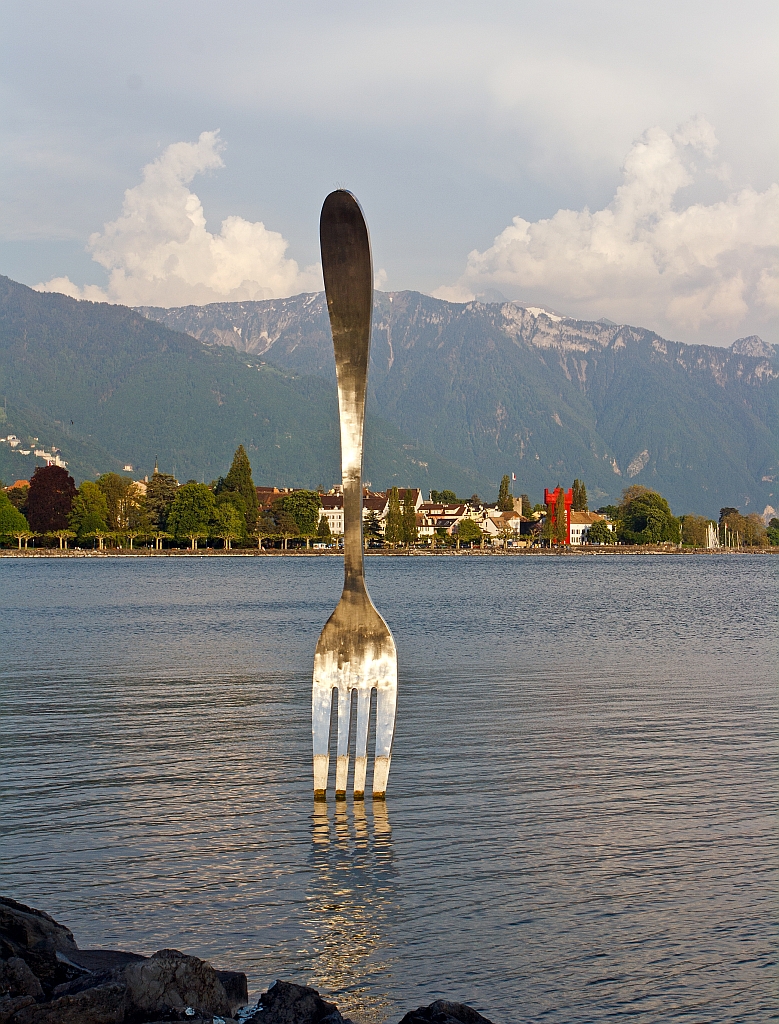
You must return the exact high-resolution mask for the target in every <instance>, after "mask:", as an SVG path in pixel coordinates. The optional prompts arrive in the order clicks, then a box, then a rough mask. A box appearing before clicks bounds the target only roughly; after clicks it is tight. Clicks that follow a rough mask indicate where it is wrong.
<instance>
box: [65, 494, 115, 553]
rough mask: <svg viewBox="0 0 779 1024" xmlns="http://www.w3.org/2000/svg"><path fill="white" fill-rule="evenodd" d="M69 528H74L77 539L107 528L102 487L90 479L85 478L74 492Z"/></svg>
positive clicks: (106, 505) (106, 503) (106, 502)
mask: <svg viewBox="0 0 779 1024" xmlns="http://www.w3.org/2000/svg"><path fill="white" fill-rule="evenodd" d="M70 528H71V529H72V530H75V532H76V536H77V537H78V539H79V541H82V540H84V539H86V538H87V537H93V536H94V534H95V531H96V530H107V529H108V501H107V500H106V496H105V492H104V491H103V489H102V487H99V486H98V485H97V484H96V483H95V482H94V481H92V480H85V481H84V482H83V483H82V484H81V486H80V487H79V489H78V491H77V492H76V496H75V498H74V499H73V505H72V507H71V511H70Z"/></svg>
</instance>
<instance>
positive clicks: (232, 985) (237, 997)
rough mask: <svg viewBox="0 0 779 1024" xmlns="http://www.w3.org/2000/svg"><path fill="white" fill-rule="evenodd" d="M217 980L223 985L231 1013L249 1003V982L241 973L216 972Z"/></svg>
mask: <svg viewBox="0 0 779 1024" xmlns="http://www.w3.org/2000/svg"><path fill="white" fill-rule="evenodd" d="M216 976H217V978H219V980H220V981H221V982H222V985H224V990H225V992H226V993H227V999H228V1002H229V1003H230V1007H231V1012H232V1013H235V1011H236V1010H237V1009H239V1007H241V1006H246V1004H247V1003H248V1002H249V982H248V979H247V977H246V975H245V974H244V973H243V971H217V972H216Z"/></svg>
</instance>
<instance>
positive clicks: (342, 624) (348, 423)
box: [312, 189, 398, 800]
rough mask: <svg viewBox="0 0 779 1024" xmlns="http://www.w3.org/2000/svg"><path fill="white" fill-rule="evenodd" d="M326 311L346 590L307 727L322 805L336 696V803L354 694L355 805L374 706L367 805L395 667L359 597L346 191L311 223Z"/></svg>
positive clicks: (359, 308)
mask: <svg viewBox="0 0 779 1024" xmlns="http://www.w3.org/2000/svg"><path fill="white" fill-rule="evenodd" d="M319 239H320V245H321V250H322V268H323V271H324V277H325V294H326V296H327V310H328V313H329V314H330V327H331V329H332V332H333V347H334V349H335V370H336V377H337V379H338V409H339V414H340V420H341V475H342V480H343V497H344V588H343V592H342V594H341V600H340V601H339V602H338V604H337V606H336V609H335V611H334V612H333V614H332V615H331V616H330V618H329V619H328V621H327V623H326V625H325V628H324V629H323V630H322V632H321V634H320V636H319V640H318V642H317V645H316V651H315V653H314V688H313V697H312V727H313V737H314V797H315V798H317V799H324V798H325V793H326V791H327V774H328V769H329V767H330V749H329V748H330V712H331V703H332V698H333V691H334V690H337V691H338V756H337V761H336V773H335V797H336V800H339V799H341V800H343V799H345V798H346V780H347V775H348V772H349V720H350V717H351V704H352V691H353V690H356V691H357V728H356V741H355V763H354V798H355V800H361V799H363V798H364V796H365V776H366V772H367V767H368V756H367V747H368V717H369V714H370V707H371V692H372V691H373V690H374V689H375V690H376V691H377V699H376V755H375V760H374V764H373V796H374V798H383V797H384V796H385V794H386V792H387V778H388V776H389V769H390V757H391V754H392V737H393V733H394V731H395V707H396V704H397V691H398V658H397V653H396V651H395V641H394V640H393V639H392V634H391V633H390V631H389V627H388V626H387V623H386V622H385V621H384V619H382V617H381V615H379V613H378V612H377V611H376V609H375V608H374V606H373V603H372V602H371V599H370V597H369V596H368V591H367V590H366V588H365V577H364V574H363V536H362V441H363V425H364V421H365V393H366V390H367V384H368V355H369V352H370V345H371V315H372V313H373V267H372V264H371V244H370V239H369V237H368V228H367V225H366V223H365V219H364V217H363V215H362V210H361V209H360V205H359V203H358V202H357V200H356V199H355V198H354V196H353V195H352V194H351V192H347V191H345V190H343V189H339V190H338V191H337V192H331V194H330V195H329V196H328V197H327V199H325V202H324V205H323V206H322V214H321V217H320V221H319Z"/></svg>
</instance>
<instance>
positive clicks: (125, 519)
mask: <svg viewBox="0 0 779 1024" xmlns="http://www.w3.org/2000/svg"><path fill="white" fill-rule="evenodd" d="M97 486H98V487H99V488H100V490H101V491H102V492H103V494H104V495H105V499H106V502H107V504H108V525H109V527H110V528H111V529H112V530H126V529H128V528H131V527H132V526H134V525H135V523H134V522H132V523H131V520H137V519H138V517H139V512H140V499H141V496H140V493H139V492H138V489H137V487H136V486H135V483H134V482H133V479H132V477H129V476H120V475H119V474H118V473H103V475H102V476H99V477H98V478H97Z"/></svg>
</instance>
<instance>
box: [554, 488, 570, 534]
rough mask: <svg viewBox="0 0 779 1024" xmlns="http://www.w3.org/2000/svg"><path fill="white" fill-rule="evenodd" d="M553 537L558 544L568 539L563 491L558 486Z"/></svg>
mask: <svg viewBox="0 0 779 1024" xmlns="http://www.w3.org/2000/svg"><path fill="white" fill-rule="evenodd" d="M554 539H555V540H556V541H557V542H558V544H565V543H566V541H567V540H568V517H567V516H566V514H565V491H564V490H563V489H562V487H561V488H560V491H559V493H558V495H557V500H556V501H555V505H554Z"/></svg>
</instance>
